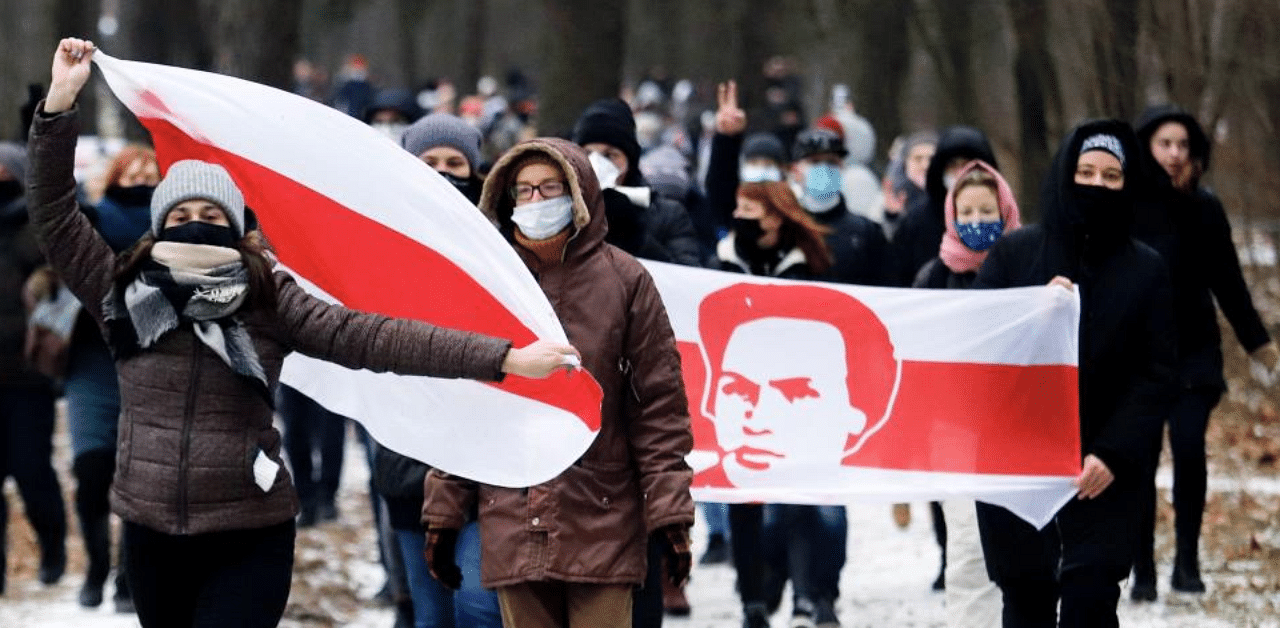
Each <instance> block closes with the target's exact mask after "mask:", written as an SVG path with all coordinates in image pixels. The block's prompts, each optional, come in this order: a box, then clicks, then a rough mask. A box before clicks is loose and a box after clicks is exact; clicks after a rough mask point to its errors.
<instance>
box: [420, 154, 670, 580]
mask: <svg viewBox="0 0 1280 628" xmlns="http://www.w3.org/2000/svg"><path fill="white" fill-rule="evenodd" d="M531 151H538V152H543V153H546V154H548V155H550V156H551V157H552V158H553V159H554V160H555V161H556V162H557V163H559V164H560V167H561V169H562V170H564V171H565V172H566V173H567V179H568V182H569V188H570V193H571V194H572V196H573V212H574V215H573V226H572V227H571V229H573V235H572V237H571V238H570V239H569V242H568V245H567V246H566V248H565V253H564V260H563V263H562V264H560V265H558V266H554V267H551V268H544V269H543V270H542V271H541V272H538V273H536V275H537V280H538V284H539V285H540V286H541V287H542V290H543V292H545V293H546V295H547V298H548V299H549V300H550V301H551V305H552V307H553V308H554V309H555V311H556V314H557V315H558V316H559V318H560V322H561V323H562V324H563V325H564V328H565V333H566V334H568V337H569V342H570V343H572V344H573V345H574V346H575V347H577V348H578V350H579V351H580V352H581V353H582V362H583V367H585V368H586V369H587V371H589V372H590V373H591V375H592V376H593V377H595V379H596V381H598V382H599V383H600V386H601V387H602V388H603V389H604V408H603V417H602V426H601V429H600V433H599V435H598V436H597V437H596V440H595V442H594V443H592V445H591V447H590V448H589V449H588V450H587V452H586V453H585V454H583V456H582V458H580V459H579V460H578V461H577V462H576V463H575V464H574V465H573V466H571V467H569V468H568V469H567V470H565V471H564V472H563V473H561V474H560V475H559V476H557V477H556V478H554V479H552V480H550V481H547V482H544V483H542V484H539V485H537V486H532V487H529V488H527V489H519V488H501V487H496V486H488V485H477V484H476V483H474V482H470V481H468V480H465V479H463V478H459V477H457V476H450V475H448V474H445V473H441V472H439V471H438V470H436V471H432V472H431V473H430V474H428V476H427V480H426V502H425V504H424V505H423V522H424V523H426V524H427V526H428V527H429V528H459V527H461V526H462V524H463V521H464V517H465V515H466V513H467V512H468V511H469V510H470V508H471V507H472V506H473V505H478V507H479V513H480V514H479V518H480V519H479V520H480V538H481V546H482V547H483V555H482V559H481V582H482V583H483V584H484V586H486V587H497V586H503V585H509V584H515V583H519V582H530V581H538V580H561V581H571V582H587V583H613V584H618V583H627V584H637V583H640V582H641V581H643V579H644V575H645V567H646V564H645V556H646V554H645V552H646V547H647V539H648V536H647V535H648V533H649V532H651V531H654V530H657V529H658V528H661V527H663V526H667V525H671V524H679V525H691V524H692V523H693V498H692V497H691V496H690V494H689V484H690V481H691V480H692V473H691V471H690V469H689V466H688V465H687V464H686V463H685V460H684V458H685V455H686V454H688V453H689V449H690V448H691V447H692V445H693V436H692V432H691V431H690V428H689V410H688V404H687V402H686V400H685V392H684V384H683V380H682V379H681V375H680V358H679V354H678V353H677V351H676V344H675V336H674V334H673V333H672V331H671V326H670V323H669V322H668V320H667V313H666V309H665V308H664V307H663V305H662V299H661V298H660V297H659V296H658V292H657V289H656V288H655V287H654V284H653V280H652V279H651V278H650V277H649V274H648V273H647V272H645V270H644V268H643V267H642V266H640V263H639V262H637V261H636V260H635V258H633V257H631V256H630V255H628V254H626V253H624V252H623V251H622V250H621V249H618V248H616V247H614V246H612V245H609V244H606V243H605V242H604V236H605V233H606V231H607V230H608V225H607V223H606V221H605V208H604V199H603V197H602V196H601V193H600V186H599V184H598V183H597V181H596V177H595V174H594V173H593V172H592V170H591V166H590V164H589V162H588V161H587V155H586V153H585V152H583V151H582V149H581V148H579V147H578V146H577V145H575V144H571V143H569V142H565V141H563V140H558V139H537V140H530V141H528V142H524V143H521V144H519V145H517V146H516V147H515V148H512V149H511V150H510V151H509V152H507V154H505V155H504V156H503V157H502V158H501V159H499V160H498V163H496V164H495V165H494V167H493V170H492V172H491V173H490V174H489V177H488V179H487V180H486V181H485V186H484V194H483V196H482V198H481V200H480V207H481V208H482V209H483V210H484V211H485V213H486V214H487V215H488V216H489V217H490V219H492V220H494V222H496V223H497V224H498V227H499V229H500V230H501V231H502V233H503V234H504V235H506V236H507V238H508V239H511V238H512V233H513V226H512V223H511V212H512V207H513V205H514V203H513V201H512V199H511V197H510V196H509V195H508V194H507V190H508V189H510V187H511V185H512V184H513V183H514V181H515V177H516V174H517V172H516V171H515V169H514V168H512V167H511V166H512V164H513V162H515V161H517V160H518V158H519V157H520V156H521V155H523V154H525V153H527V152H531ZM516 250H517V252H519V253H520V255H521V256H522V257H523V258H524V259H525V262H526V264H528V265H530V267H537V266H538V264H537V263H536V261H535V260H534V259H533V257H532V254H531V253H529V252H528V251H526V250H523V249H522V248H521V247H519V246H517V247H516Z"/></svg>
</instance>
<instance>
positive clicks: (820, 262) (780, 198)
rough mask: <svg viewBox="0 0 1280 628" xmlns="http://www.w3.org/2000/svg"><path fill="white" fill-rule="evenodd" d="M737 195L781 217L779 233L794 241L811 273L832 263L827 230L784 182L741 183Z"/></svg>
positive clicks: (823, 269) (833, 261)
mask: <svg viewBox="0 0 1280 628" xmlns="http://www.w3.org/2000/svg"><path fill="white" fill-rule="evenodd" d="M738 196H741V197H743V198H746V199H750V200H753V201H756V202H758V203H761V204H763V205H764V206H765V208H766V209H768V210H769V211H771V212H774V213H776V214H778V215H779V216H781V217H782V229H781V231H780V232H781V234H782V235H791V236H793V237H794V238H795V242H796V246H798V247H800V250H801V251H803V252H804V259H805V263H806V264H808V266H809V270H810V271H812V272H813V274H815V275H821V274H823V273H825V272H827V269H829V268H831V265H832V264H834V263H835V258H833V257H832V255H831V250H830V249H828V248H827V241H826V235H827V234H828V233H831V230H830V229H828V228H827V227H824V226H822V225H821V224H819V223H818V221H817V220H814V218H813V216H811V215H809V212H807V211H805V209H804V208H803V207H801V206H800V202H799V201H797V200H796V195H795V193H794V192H792V191H791V187H790V186H788V185H787V184H786V183H783V182H781V181H761V182H757V183H743V184H742V185H739V186H738Z"/></svg>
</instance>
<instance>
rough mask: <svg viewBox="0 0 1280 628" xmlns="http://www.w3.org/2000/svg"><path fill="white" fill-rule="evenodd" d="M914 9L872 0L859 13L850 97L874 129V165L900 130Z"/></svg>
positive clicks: (909, 63)
mask: <svg viewBox="0 0 1280 628" xmlns="http://www.w3.org/2000/svg"><path fill="white" fill-rule="evenodd" d="M913 8H914V5H913V4H912V3H910V2H880V1H878V0H872V1H871V2H868V3H867V6H866V11H865V12H864V13H863V14H862V18H863V20H862V41H863V42H864V44H863V55H862V57H863V59H862V61H861V62H860V63H859V64H858V66H857V67H858V80H857V82H856V84H855V87H854V92H853V96H854V99H855V100H854V104H855V107H856V108H857V111H858V113H859V114H861V115H862V116H864V117H866V118H867V121H869V122H870V123H871V126H872V128H874V129H875V130H876V152H875V161H874V162H875V163H877V164H879V163H880V162H881V160H882V159H883V156H884V155H885V154H886V153H887V152H888V150H889V145H890V144H891V143H892V142H893V139H894V138H895V137H897V136H898V135H899V134H901V133H902V130H903V129H902V109H901V104H902V90H903V86H905V85H906V83H907V73H908V70H909V69H910V67H911V47H910V38H909V35H908V32H907V22H908V20H909V19H910V17H911V12H912V9H913Z"/></svg>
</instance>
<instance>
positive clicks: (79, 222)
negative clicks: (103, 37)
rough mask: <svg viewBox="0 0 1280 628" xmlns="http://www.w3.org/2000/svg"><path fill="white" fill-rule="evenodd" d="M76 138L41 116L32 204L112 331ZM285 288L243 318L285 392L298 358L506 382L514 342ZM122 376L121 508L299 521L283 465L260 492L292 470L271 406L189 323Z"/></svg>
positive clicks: (253, 524) (84, 298)
mask: <svg viewBox="0 0 1280 628" xmlns="http://www.w3.org/2000/svg"><path fill="white" fill-rule="evenodd" d="M76 135H77V124H76V111H75V110H72V111H70V112H64V113H62V114H58V115H53V116H46V115H44V114H43V111H40V112H39V113H38V114H37V116H36V119H35V122H34V123H33V124H32V132H31V141H30V144H29V147H28V152H29V154H30V158H31V165H30V171H29V176H28V181H30V182H31V186H30V190H29V196H28V199H29V201H30V207H31V219H32V222H33V223H34V224H35V225H36V228H37V230H38V232H39V235H40V239H41V245H42V247H43V248H44V251H45V254H46V255H47V256H48V258H49V260H50V262H51V263H52V264H53V266H54V267H55V268H56V269H57V270H58V272H59V274H60V275H61V276H62V278H63V280H64V281H65V282H66V285H67V286H68V287H69V288H70V289H71V290H72V291H73V292H74V293H75V295H76V296H77V297H78V298H79V299H80V302H81V303H83V304H84V306H85V310H86V311H88V312H89V314H90V315H91V316H93V318H94V319H95V320H96V321H97V322H98V324H99V326H102V323H103V318H102V317H103V314H102V301H103V297H104V296H105V295H106V294H107V293H108V291H109V290H110V288H111V283H112V273H113V263H114V259H115V255H114V254H113V253H112V251H111V248H110V247H109V246H107V243H106V242H105V241H104V240H103V239H102V238H101V237H100V236H99V235H98V233H97V231H95V230H94V229H93V227H92V226H90V224H89V221H88V220H87V219H86V218H85V216H84V215H83V214H82V213H81V212H79V211H77V209H76V204H75V181H74V179H73V178H72V162H73V159H72V156H73V153H74V150H75V145H76ZM275 280H276V288H277V291H278V296H277V298H278V300H279V306H278V308H277V309H276V310H275V311H261V310H259V311H256V312H253V313H249V314H247V315H245V316H244V317H243V321H244V324H245V326H246V327H247V328H248V330H249V334H250V336H251V337H252V338H253V344H254V349H255V350H256V351H257V353H258V357H259V359H260V360H261V363H262V367H263V370H264V371H265V372H266V374H267V380H268V382H269V383H270V385H271V387H272V388H274V387H275V385H276V383H277V381H278V379H279V376H280V366H281V363H282V362H283V360H284V357H285V356H286V355H287V354H288V353H289V352H290V351H299V352H301V353H304V354H306V355H309V356H312V357H316V358H320V359H324V360H329V361H332V362H335V363H337V364H341V365H343V366H346V367H348V368H366V369H369V370H371V371H377V372H382V371H394V372H397V373H404V374H412V375H434V376H437V377H471V378H476V379H489V380H496V379H499V378H501V376H502V373H501V367H502V361H503V359H504V358H505V356H506V352H507V350H508V348H509V346H510V343H508V342H507V341H503V340H498V339H494V338H489V337H486V336H478V335H474V334H466V333H463V332H458V331H454V330H449V329H442V328H437V327H433V326H431V325H428V324H425V323H420V322H414V321H406V320H396V319H390V318H387V317H385V316H381V315H374V314H363V313H359V312H355V311H352V310H348V309H345V308H342V307H339V306H334V305H330V304H327V303H325V302H323V301H321V300H319V299H316V298H314V297H312V296H310V295H308V294H307V293H306V292H304V291H303V290H302V289H301V288H299V287H298V285H297V284H296V283H295V282H294V280H293V279H292V278H291V277H290V276H289V275H287V274H285V273H283V272H276V273H275ZM116 368H117V371H118V372H119V378H120V408H121V416H120V436H119V443H118V449H117V451H118V454H117V461H116V473H115V478H114V481H113V483H112V486H111V506H112V510H114V511H115V512H116V513H117V514H119V515H120V516H121V517H122V518H124V519H125V520H127V521H131V522H134V523H138V524H142V525H145V526H147V527H150V528H153V529H155V530H159V531H161V532H164V533H167V534H200V533H205V532H213V531H219V530H231V529H241V528H257V527H264V526H269V525H272V524H277V523H281V522H284V521H288V520H289V519H291V518H292V517H293V516H294V515H295V514H296V513H297V501H298V500H297V495H296V493H295V492H294V488H293V482H292V481H291V479H290V477H289V474H288V472H287V471H284V469H283V467H281V469H280V471H278V472H277V474H276V477H275V482H274V484H273V485H272V486H271V488H270V490H267V491H263V490H261V489H260V488H258V486H257V485H256V484H255V483H254V476H253V462H254V459H255V458H256V457H257V456H258V452H259V451H262V452H264V453H265V454H266V455H267V456H268V457H270V459H271V460H273V461H275V462H277V463H279V462H280V434H279V432H277V431H276V430H275V429H274V428H273V427H272V425H271V422H272V414H271V408H270V407H269V406H268V405H267V403H266V401H265V400H264V399H263V398H262V396H261V395H260V394H258V392H256V391H255V390H254V389H253V388H252V387H251V386H250V385H249V384H247V383H246V382H245V380H244V379H242V378H241V377H240V376H238V375H236V374H235V373H234V372H233V371H232V370H231V368H230V367H228V366H227V365H226V364H225V363H224V362H223V361H222V360H221V359H220V358H218V357H217V355H216V354H214V353H213V352H212V351H211V350H209V349H208V348H207V347H205V346H204V344H203V343H201V342H200V341H198V340H197V339H196V337H195V334H194V333H193V332H192V330H191V328H190V326H183V327H179V328H178V329H177V330H174V331H172V332H169V333H168V334H165V335H164V336H162V337H161V338H160V340H159V341H158V342H156V344H154V345H152V346H151V347H150V348H148V349H146V350H143V351H142V352H140V353H138V354H137V355H135V356H132V357H129V358H127V359H124V360H121V361H119V362H117V364H116Z"/></svg>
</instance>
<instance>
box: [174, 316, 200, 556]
mask: <svg viewBox="0 0 1280 628" xmlns="http://www.w3.org/2000/svg"><path fill="white" fill-rule="evenodd" d="M192 340H193V341H194V343H193V344H194V346H193V347H192V349H191V378H190V380H188V382H187V403H186V406H184V407H183V413H182V443H181V451H180V452H179V454H178V533H179V534H186V533H187V514H188V513H187V492H188V491H187V489H188V487H187V482H188V476H189V475H190V474H189V473H188V467H189V466H190V464H191V461H190V460H189V459H188V458H189V457H190V456H191V422H192V419H193V417H194V415H195V406H196V386H197V383H198V382H199V381H200V341H199V340H198V339H196V338H195V337H194V335H193V338H192Z"/></svg>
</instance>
